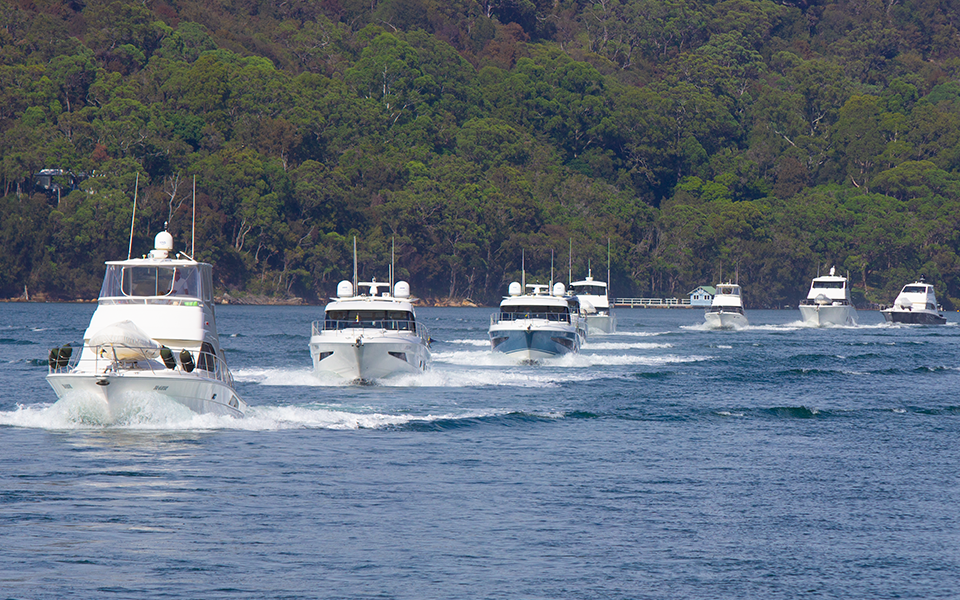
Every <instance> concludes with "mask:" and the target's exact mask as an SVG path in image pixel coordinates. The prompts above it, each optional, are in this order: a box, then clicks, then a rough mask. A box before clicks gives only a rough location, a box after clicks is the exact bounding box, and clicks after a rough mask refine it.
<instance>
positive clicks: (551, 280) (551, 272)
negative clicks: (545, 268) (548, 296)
mask: <svg viewBox="0 0 960 600" xmlns="http://www.w3.org/2000/svg"><path fill="white" fill-rule="evenodd" d="M550 287H551V288H552V287H553V248H551V249H550Z"/></svg>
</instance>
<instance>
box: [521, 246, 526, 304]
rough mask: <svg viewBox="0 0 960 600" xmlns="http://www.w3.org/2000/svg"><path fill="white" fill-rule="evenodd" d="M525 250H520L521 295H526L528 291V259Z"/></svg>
mask: <svg viewBox="0 0 960 600" xmlns="http://www.w3.org/2000/svg"><path fill="white" fill-rule="evenodd" d="M525 252H526V251H525V250H524V249H523V248H521V249H520V293H521V294H525V293H526V289H527V262H526V261H527V258H526V254H525Z"/></svg>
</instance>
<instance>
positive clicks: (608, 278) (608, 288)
mask: <svg viewBox="0 0 960 600" xmlns="http://www.w3.org/2000/svg"><path fill="white" fill-rule="evenodd" d="M609 296H610V238H607V297H609Z"/></svg>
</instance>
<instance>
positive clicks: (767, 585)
mask: <svg viewBox="0 0 960 600" xmlns="http://www.w3.org/2000/svg"><path fill="white" fill-rule="evenodd" d="M93 309H94V306H93V305H92V304H0V352H2V355H0V597H2V598H164V599H180V598H184V599H198V598H203V599H210V598H346V599H353V598H404V599H408V598H409V599H418V600H419V599H433V598H444V599H446V598H450V599H454V598H457V599H460V598H503V599H528V598H529V599H533V598H549V599H579V598H591V599H592V598H596V599H646V598H650V599H676V598H706V599H713V598H736V599H777V598H784V599H788V598H789V599H794V598H842V599H852V598H858V599H859V598H862V599H882V598H924V599H931V598H958V597H960V398H958V390H960V327H958V326H957V322H958V315H957V314H956V313H952V314H949V315H948V319H949V323H948V324H947V325H945V326H926V327H924V326H890V325H887V324H885V323H883V319H882V317H881V315H880V314H879V313H876V312H863V311H861V312H860V314H859V316H860V323H861V324H860V326H858V327H850V328H830V329H811V328H805V327H803V326H801V325H800V323H799V322H798V321H799V312H798V311H796V310H782V311H761V310H757V311H750V310H748V311H747V316H748V318H749V319H750V322H751V327H749V328H748V329H746V330H742V331H708V330H704V329H703V328H702V326H701V323H702V321H703V313H702V312H701V311H699V310H681V309H673V310H642V309H638V310H629V309H621V310H619V311H618V313H617V314H618V318H619V332H618V333H617V334H615V335H611V336H607V337H603V338H600V337H594V338H592V339H590V340H588V342H587V344H586V345H585V346H584V348H583V351H582V353H581V354H580V355H576V356H570V357H566V358H563V359H558V360H556V361H547V362H545V363H544V364H542V365H538V366H520V365H517V364H513V363H512V362H511V361H510V360H507V359H504V358H503V357H496V356H494V355H492V354H491V353H490V351H489V349H488V342H487V326H488V323H489V315H490V313H491V312H493V311H494V309H491V308H485V309H436V308H424V309H420V310H419V311H418V316H419V317H420V320H421V321H423V322H425V323H426V324H427V326H428V327H430V329H431V333H432V337H433V338H434V344H433V359H434V360H433V363H432V366H431V368H430V370H429V371H428V372H426V373H425V374H422V375H417V376H407V377H400V378H397V379H395V380H391V381H388V382H386V383H385V384H384V385H378V386H352V385H345V384H344V383H342V382H338V381H331V380H322V379H318V378H317V377H316V376H315V375H314V374H313V373H312V371H311V368H310V353H309V350H308V348H307V343H308V338H309V333H310V323H311V321H312V320H314V319H317V318H318V317H319V316H320V315H321V312H322V311H321V309H320V308H316V307H240V306H223V307H218V309H217V317H218V322H219V328H220V333H221V337H222V342H223V345H224V347H225V348H226V354H227V360H228V362H229V363H230V366H231V368H232V370H233V371H234V374H235V376H236V378H237V380H238V390H239V392H240V394H241V396H242V397H243V398H244V399H245V400H246V401H247V402H248V403H249V404H250V405H251V410H250V411H249V415H248V417H247V418H245V419H231V418H214V417H211V416H195V415H192V414H190V413H186V414H185V413H184V411H183V410H181V409H179V408H178V407H177V406H175V405H174V406H171V405H167V404H165V403H164V402H162V401H159V400H157V399H154V398H145V401H144V403H143V409H142V410H141V411H140V412H136V413H133V414H131V415H128V416H127V417H126V418H125V420H124V421H123V422H100V419H101V418H102V417H100V416H98V415H102V413H101V412H99V411H97V410H95V407H93V406H91V405H90V402H91V400H89V399H84V398H73V399H69V401H68V400H67V399H65V400H63V401H61V402H55V396H54V394H53V391H52V390H51V389H50V387H49V386H48V385H47V383H46V381H45V379H44V378H45V376H46V373H47V366H46V357H47V353H48V351H49V349H50V348H51V347H53V346H57V345H61V344H63V343H64V342H67V341H70V342H74V343H76V342H79V340H80V339H81V338H82V335H83V331H84V329H85V328H86V325H87V322H88V321H89V318H90V315H91V314H92V312H93Z"/></svg>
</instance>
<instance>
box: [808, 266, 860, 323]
mask: <svg viewBox="0 0 960 600" xmlns="http://www.w3.org/2000/svg"><path fill="white" fill-rule="evenodd" d="M800 316H801V317H803V322H804V323H806V324H808V325H814V326H816V327H822V326H823V325H856V324H857V309H856V308H854V306H853V304H852V303H851V301H850V282H849V281H848V280H847V278H846V277H842V276H840V275H837V274H836V269H835V268H834V267H830V274H829V275H824V276H822V277H815V278H814V279H813V281H812V282H811V283H810V291H809V292H808V293H807V297H806V299H805V300H802V301H801V302H800Z"/></svg>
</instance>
